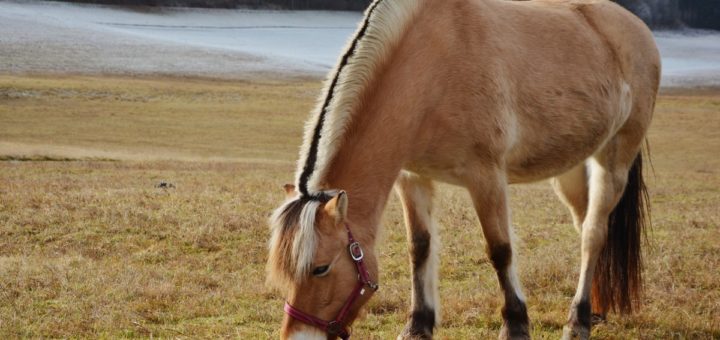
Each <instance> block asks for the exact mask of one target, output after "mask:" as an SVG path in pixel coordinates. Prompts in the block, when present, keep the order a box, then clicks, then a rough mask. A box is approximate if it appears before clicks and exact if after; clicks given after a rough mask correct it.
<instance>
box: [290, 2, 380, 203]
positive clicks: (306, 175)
mask: <svg viewBox="0 0 720 340" xmlns="http://www.w3.org/2000/svg"><path fill="white" fill-rule="evenodd" d="M382 1H383V0H377V1H375V2H374V3H373V4H372V7H370V10H368V14H367V16H366V17H365V22H363V26H362V28H361V29H360V31H359V32H358V34H357V35H356V36H355V39H353V42H352V44H351V45H350V48H348V50H347V51H345V54H344V55H343V57H342V59H341V61H340V66H339V67H338V70H337V72H335V76H334V78H333V80H332V83H331V84H330V87H329V89H328V94H327V97H325V101H324V102H323V106H322V111H321V112H320V117H319V118H318V122H317V124H316V125H315V130H314V133H313V139H312V142H311V144H310V150H309V151H308V156H307V161H306V162H305V165H304V166H303V171H302V174H301V175H300V179H299V183H298V188H299V189H300V193H301V194H302V195H303V196H306V197H307V196H311V195H310V193H309V192H308V188H307V185H308V181H309V180H310V176H312V174H313V172H314V171H315V164H316V163H317V154H318V145H319V144H320V137H321V135H320V134H321V131H322V129H323V125H324V124H325V116H326V115H327V110H328V107H330V102H331V101H332V98H333V94H334V93H335V87H336V86H337V83H338V81H339V79H340V74H341V73H342V71H343V68H345V66H346V65H347V64H348V62H349V61H350V57H352V56H353V55H354V54H355V50H356V49H357V45H358V42H359V41H360V39H362V38H363V36H365V32H366V31H367V28H368V26H370V17H371V16H372V14H373V12H374V11H375V9H376V8H377V6H378V5H379V4H380V3H381V2H382Z"/></svg>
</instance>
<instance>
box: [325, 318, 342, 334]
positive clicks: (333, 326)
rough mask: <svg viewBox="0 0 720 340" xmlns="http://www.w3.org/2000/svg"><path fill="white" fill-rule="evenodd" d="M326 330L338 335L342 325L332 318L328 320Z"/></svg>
mask: <svg viewBox="0 0 720 340" xmlns="http://www.w3.org/2000/svg"><path fill="white" fill-rule="evenodd" d="M325 331H326V332H328V334H330V335H340V333H341V332H342V331H343V329H342V325H340V323H339V322H337V321H335V320H333V321H330V322H328V324H327V327H326V329H325Z"/></svg>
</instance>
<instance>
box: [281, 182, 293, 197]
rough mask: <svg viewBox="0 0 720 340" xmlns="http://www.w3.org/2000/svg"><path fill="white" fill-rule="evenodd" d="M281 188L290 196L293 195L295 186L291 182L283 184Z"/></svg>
mask: <svg viewBox="0 0 720 340" xmlns="http://www.w3.org/2000/svg"><path fill="white" fill-rule="evenodd" d="M283 188H284V189H285V194H286V195H287V196H288V197H290V196H295V186H294V185H292V184H285V185H283Z"/></svg>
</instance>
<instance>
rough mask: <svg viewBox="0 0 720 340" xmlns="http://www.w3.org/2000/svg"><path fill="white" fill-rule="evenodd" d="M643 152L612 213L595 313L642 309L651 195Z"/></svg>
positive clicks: (599, 270) (601, 260) (596, 283)
mask: <svg viewBox="0 0 720 340" xmlns="http://www.w3.org/2000/svg"><path fill="white" fill-rule="evenodd" d="M642 163H643V162H642V153H638V155H637V157H636V158H635V161H634V162H633V165H632V167H631V168H630V171H629V173H628V180H627V184H626V186H625V191H624V192H623V195H622V197H621V198H620V201H619V202H618V204H617V206H615V209H613V211H612V213H610V216H609V219H608V236H607V242H606V243H605V247H604V249H603V250H602V252H601V253H600V257H599V259H598V262H597V266H596V267H595V273H594V275H593V282H592V294H591V295H592V297H591V298H592V307H593V314H599V315H600V316H603V317H604V316H605V315H606V314H607V312H608V311H610V310H612V311H614V312H618V311H619V312H620V313H623V314H626V313H632V311H633V309H637V307H639V306H640V297H641V294H642V285H643V282H642V281H643V278H642V271H643V259H642V252H641V249H640V248H641V243H642V242H643V239H645V240H647V238H646V236H647V235H646V224H649V223H648V221H647V219H648V218H649V215H650V214H649V213H650V209H649V205H648V204H649V196H648V193H647V188H646V187H645V182H644V181H643V172H642V167H643V166H642Z"/></svg>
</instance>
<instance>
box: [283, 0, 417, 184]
mask: <svg viewBox="0 0 720 340" xmlns="http://www.w3.org/2000/svg"><path fill="white" fill-rule="evenodd" d="M422 3H423V1H421V0H375V1H374V2H373V3H372V4H371V5H370V7H368V9H367V11H366V12H365V19H364V20H363V22H362V23H361V24H360V26H359V27H358V29H357V31H356V33H355V35H354V37H353V39H352V40H350V42H349V44H348V46H347V47H346V49H345V52H344V53H343V54H342V57H341V58H340V60H339V61H338V64H337V66H336V67H335V69H334V70H333V71H332V72H331V73H330V75H332V76H331V77H329V78H328V79H327V80H326V81H325V87H324V89H323V92H322V95H321V97H320V100H319V101H318V106H317V108H316V109H315V111H314V114H313V115H312V116H311V118H310V119H308V121H307V123H306V126H305V135H304V139H303V145H302V147H301V149H300V158H299V159H298V169H297V181H296V182H297V188H298V190H299V191H300V193H302V194H303V195H310V194H312V193H313V192H315V191H318V190H320V189H321V185H322V184H323V183H322V181H323V179H324V178H325V175H326V174H327V169H328V167H329V165H330V163H331V162H332V159H333V158H334V157H335V155H336V154H337V151H338V149H339V148H340V146H341V144H342V142H343V137H344V136H345V132H346V131H347V130H348V128H349V125H350V123H351V122H352V118H353V115H354V114H357V113H359V112H358V111H359V110H358V108H359V107H360V106H361V101H362V98H363V94H364V93H365V92H366V90H367V89H368V88H369V87H370V85H371V84H372V83H373V81H374V80H376V79H375V78H376V75H377V73H378V72H377V71H378V70H379V69H380V68H381V67H382V66H384V64H385V63H386V62H387V61H388V60H389V59H390V56H391V53H392V52H393V50H394V47H395V46H396V45H397V43H399V41H400V39H401V38H402V35H403V33H405V31H406V29H407V27H408V26H409V24H410V23H411V19H412V17H413V16H414V14H415V13H416V12H417V10H418V9H419V8H420V5H421V4H422Z"/></svg>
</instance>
